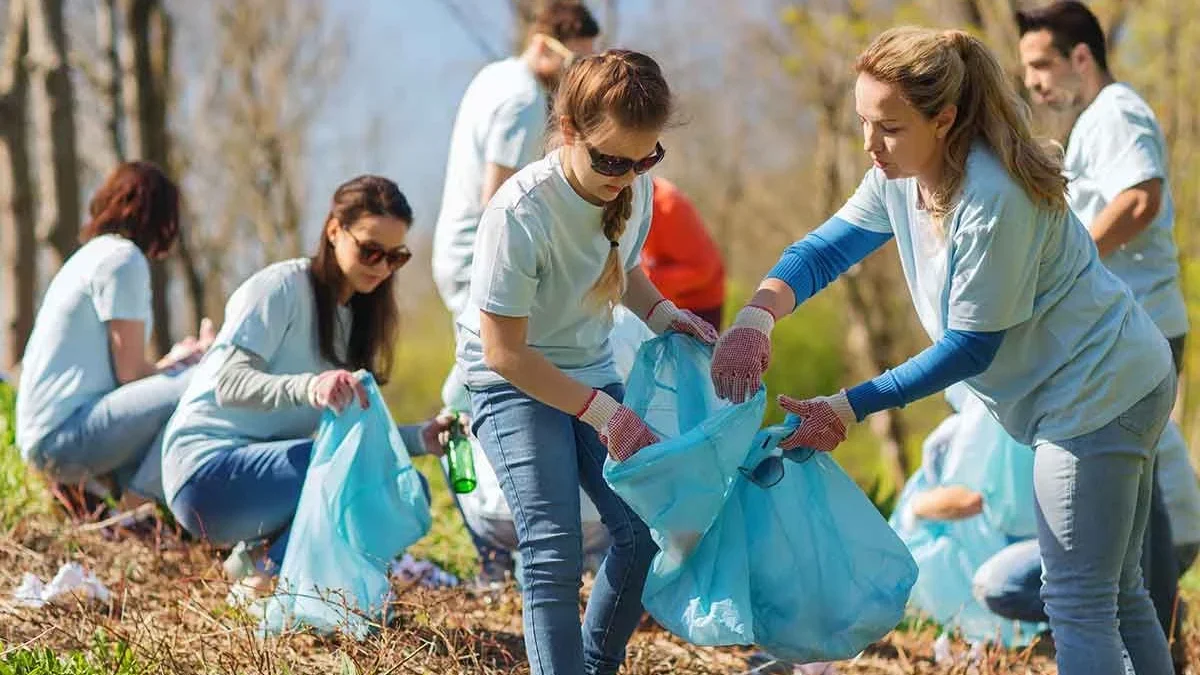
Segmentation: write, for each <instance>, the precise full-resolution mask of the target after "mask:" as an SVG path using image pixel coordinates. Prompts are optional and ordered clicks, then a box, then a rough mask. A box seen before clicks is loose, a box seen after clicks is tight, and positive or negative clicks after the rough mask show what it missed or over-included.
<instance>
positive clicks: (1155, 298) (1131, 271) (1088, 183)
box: [1016, 1, 1195, 665]
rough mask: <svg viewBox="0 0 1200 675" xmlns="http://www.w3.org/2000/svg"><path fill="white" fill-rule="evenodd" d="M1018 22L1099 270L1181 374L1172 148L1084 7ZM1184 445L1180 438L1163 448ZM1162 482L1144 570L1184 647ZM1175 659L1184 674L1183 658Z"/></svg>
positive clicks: (1029, 70) (1025, 57) (1027, 63)
mask: <svg viewBox="0 0 1200 675" xmlns="http://www.w3.org/2000/svg"><path fill="white" fill-rule="evenodd" d="M1016 19H1017V26H1018V28H1019V30H1020V34H1021V39H1020V43H1019V45H1018V51H1019V52H1020V58H1021V63H1022V65H1023V67H1024V76H1025V86H1026V88H1027V89H1028V90H1029V92H1030V95H1031V98H1032V99H1033V102H1034V103H1035V104H1038V105H1042V106H1045V107H1048V108H1051V109H1053V110H1055V111H1057V112H1059V113H1062V114H1064V115H1067V116H1069V117H1074V120H1073V124H1072V128H1071V132H1070V136H1069V138H1068V140H1067V146H1066V157H1065V160H1064V163H1063V173H1064V175H1066V177H1067V181H1068V184H1067V198H1068V202H1069V204H1070V206H1071V210H1072V211H1073V212H1074V213H1075V215H1076V216H1077V217H1078V218H1079V220H1080V222H1081V223H1083V225H1084V227H1086V228H1087V229H1088V232H1089V234H1091V238H1092V241H1093V242H1095V244H1096V247H1097V249H1098V250H1099V252H1100V259H1101V261H1102V262H1103V263H1104V265H1105V266H1106V267H1108V269H1109V270H1111V271H1112V272H1113V274H1115V275H1116V276H1117V277H1118V278H1120V279H1121V280H1122V281H1124V282H1125V283H1126V284H1127V285H1128V286H1129V288H1130V290H1132V291H1133V295H1134V298H1135V299H1136V300H1137V302H1138V303H1139V304H1140V305H1141V306H1142V307H1143V308H1144V309H1145V310H1146V312H1147V313H1148V314H1149V315H1150V318H1151V319H1153V320H1154V323H1155V325H1157V326H1158V329H1159V330H1160V331H1162V334H1163V335H1164V336H1165V337H1166V338H1167V342H1168V344H1169V345H1170V347H1171V355H1172V357H1173V360H1174V365H1175V371H1176V373H1179V372H1181V371H1182V369H1183V348H1184V340H1185V338H1186V336H1187V330H1188V318H1187V305H1186V304H1185V303H1184V300H1183V292H1182V290H1181V288H1180V283H1179V252H1178V250H1177V249H1176V247H1175V239H1174V225H1175V222H1174V221H1175V203H1174V201H1173V199H1172V197H1171V182H1170V177H1169V176H1168V171H1167V168H1168V167H1167V149H1166V139H1165V138H1164V136H1163V132H1162V129H1161V128H1160V127H1159V125H1158V120H1156V119H1155V116H1154V111H1153V110H1151V109H1150V106H1149V105H1148V104H1147V103H1146V101H1144V100H1143V99H1142V98H1141V97H1140V96H1139V95H1138V94H1137V92H1135V91H1134V90H1133V89H1132V88H1131V87H1130V86H1129V85H1127V84H1124V83H1122V82H1117V81H1116V79H1115V78H1114V77H1113V75H1112V72H1111V71H1110V70H1109V66H1108V54H1107V49H1106V45H1105V38H1104V30H1103V28H1101V26H1100V22H1099V21H1098V20H1097V18H1096V16H1095V15H1094V14H1092V12H1091V11H1090V10H1089V9H1088V8H1087V7H1086V6H1085V5H1083V4H1082V3H1079V2H1074V1H1059V2H1054V3H1051V4H1049V5H1046V6H1044V7H1040V8H1037V9H1032V10H1028V11H1024V12H1018V13H1017V15H1016ZM1168 424H1169V425H1174V424H1175V423H1174V422H1169V423H1168ZM1177 436H1179V437H1181V436H1180V435H1179V434H1178V431H1177V430H1173V431H1172V433H1168V434H1164V436H1163V438H1164V439H1167V438H1173V437H1177ZM1160 454H1162V453H1160ZM1155 473H1156V479H1155V485H1154V494H1153V497H1152V501H1151V513H1150V524H1149V527H1148V529H1147V533H1146V537H1147V541H1146V546H1145V553H1144V557H1143V560H1142V567H1143V572H1144V574H1145V576H1146V584H1147V587H1148V588H1149V589H1150V596H1151V599H1153V600H1154V605H1155V608H1156V609H1157V611H1158V617H1159V621H1160V622H1161V623H1162V625H1163V628H1164V630H1166V631H1168V632H1170V631H1172V626H1173V627H1174V632H1175V637H1176V638H1179V637H1180V635H1179V630H1180V626H1181V625H1182V622H1181V621H1179V620H1178V617H1177V615H1176V614H1177V610H1176V598H1177V596H1178V588H1177V583H1176V580H1177V578H1178V577H1179V576H1181V575H1182V573H1183V572H1184V571H1186V569H1180V568H1179V565H1178V562H1177V559H1178V556H1177V555H1176V552H1175V551H1174V549H1173V546H1172V540H1173V539H1174V537H1173V536H1172V534H1171V532H1170V525H1169V517H1168V511H1167V509H1166V507H1165V505H1164V498H1163V494H1162V490H1161V488H1160V486H1159V482H1160V480H1161V479H1160V478H1158V477H1161V476H1162V472H1161V471H1157V472H1155ZM1189 477H1190V480H1192V481H1195V477H1194V476H1192V475H1191V474H1189ZM1176 644H1177V645H1180V646H1182V641H1181V640H1178V639H1176ZM1175 651H1176V663H1177V665H1178V664H1179V663H1180V662H1181V660H1182V659H1183V656H1184V652H1183V650H1182V649H1176V650H1175Z"/></svg>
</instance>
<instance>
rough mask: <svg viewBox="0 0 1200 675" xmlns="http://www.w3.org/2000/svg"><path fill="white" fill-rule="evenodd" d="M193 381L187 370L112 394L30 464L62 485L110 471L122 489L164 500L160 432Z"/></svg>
mask: <svg viewBox="0 0 1200 675" xmlns="http://www.w3.org/2000/svg"><path fill="white" fill-rule="evenodd" d="M191 377H192V369H190V368H189V369H187V370H184V371H182V372H179V373H174V374H165V373H162V374H158V375H151V376H150V377H144V378H142V379H140V380H136V381H134V382H130V383H129V384H126V385H123V386H120V387H118V388H116V389H114V390H112V391H111V392H109V393H107V394H105V395H104V396H101V397H100V398H98V399H96V400H95V401H94V402H93V403H91V404H89V405H85V406H83V407H82V408H80V409H78V410H76V411H75V413H74V414H72V415H71V416H70V417H68V418H67V420H66V421H65V422H63V423H62V424H60V425H59V426H58V428H57V429H55V430H54V431H52V432H51V433H50V434H48V435H47V436H46V437H45V438H43V439H42V440H41V441H39V442H38V444H37V446H36V447H35V448H33V450H32V452H31V453H30V456H29V463H30V464H32V465H33V466H34V467H35V468H37V469H38V470H39V471H42V472H43V473H45V474H46V475H48V476H49V477H50V478H51V479H52V480H55V481H58V482H61V483H80V482H83V481H85V480H87V479H89V478H94V477H98V476H104V475H107V474H110V473H111V474H113V475H114V476H115V477H116V479H117V482H118V484H119V485H120V486H121V487H122V488H128V489H131V490H133V491H135V492H137V493H139V494H142V495H145V496H146V497H151V498H154V499H158V500H162V499H163V489H162V470H161V469H162V458H161V454H162V430H163V427H165V426H166V424H167V420H168V419H170V417H171V413H173V412H175V406H176V405H178V404H179V399H180V397H181V396H183V391H184V389H186V388H187V385H188V382H189V381H190V380H191Z"/></svg>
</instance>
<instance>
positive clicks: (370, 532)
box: [263, 373, 430, 639]
mask: <svg viewBox="0 0 1200 675" xmlns="http://www.w3.org/2000/svg"><path fill="white" fill-rule="evenodd" d="M360 379H361V380H362V382H363V385H364V386H365V387H366V389H367V393H368V394H369V396H370V407H369V408H368V409H367V410H363V409H361V408H360V407H359V406H358V404H357V402H356V403H353V404H351V405H350V406H348V407H347V408H346V409H345V410H344V411H342V413H341V414H340V415H337V414H334V413H333V412H331V411H326V412H325V414H324V416H323V417H322V418H321V426H320V428H319V429H318V431H317V437H316V441H315V443H314V444H313V457H312V462H311V464H310V465H309V468H308V474H307V475H306V476H305V479H304V488H303V490H302V491H301V494H300V504H299V506H298V507H297V509H296V516H295V518H294V519H293V521H292V529H291V535H290V537H289V539H288V547H287V552H286V553H285V554H284V557H283V564H282V566H281V567H280V571H279V581H278V583H277V584H276V592H275V595H274V596H273V598H272V599H271V601H270V602H268V604H267V608H266V613H265V616H264V619H263V628H264V630H265V631H267V632H272V633H278V632H281V631H284V630H288V629H291V628H298V627H301V626H308V627H311V628H314V629H316V630H318V631H320V632H323V633H331V632H334V631H342V632H344V633H346V634H348V635H351V636H354V637H356V638H359V639H361V638H363V637H365V635H366V634H367V632H368V631H369V629H370V627H371V626H372V625H374V624H382V623H386V616H384V611H385V608H386V606H387V601H388V600H389V597H390V594H389V587H388V566H389V563H390V562H391V560H392V559H393V558H395V557H396V556H398V555H400V554H401V553H403V551H404V549H406V548H408V547H409V546H411V545H412V544H413V543H415V542H416V541H417V540H418V539H420V538H421V537H423V536H424V535H425V533H426V532H428V531H429V525H430V514H429V502H428V500H427V498H426V496H425V493H424V490H423V489H422V486H421V481H420V477H419V476H418V474H417V470H416V469H415V468H414V467H413V465H412V461H411V460H410V458H409V455H408V450H407V449H406V448H405V447H404V442H403V441H402V440H401V439H400V433H399V431H398V430H397V429H396V425H395V423H394V422H393V421H392V417H391V415H390V414H389V413H388V408H387V404H386V403H385V402H384V400H383V397H382V396H381V395H380V393H379V387H378V386H377V385H376V384H375V379H374V378H373V377H371V375H370V374H369V373H362V374H361V375H360Z"/></svg>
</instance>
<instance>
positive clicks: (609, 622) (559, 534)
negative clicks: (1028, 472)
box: [471, 385, 657, 675]
mask: <svg viewBox="0 0 1200 675" xmlns="http://www.w3.org/2000/svg"><path fill="white" fill-rule="evenodd" d="M605 392H607V393H608V394H609V395H610V396H612V397H613V398H616V399H617V400H621V399H622V398H623V396H624V388H623V387H621V386H620V385H611V386H609V387H606V388H605ZM471 403H472V408H473V411H474V416H473V420H474V421H473V430H474V432H475V436H476V437H477V438H478V439H479V441H480V443H481V444H482V445H483V449H484V451H485V452H486V453H487V456H488V460H489V461H490V462H491V463H492V467H493V468H494V469H495V470H496V477H497V478H498V479H499V480H500V488H501V489H502V490H503V491H504V497H505V499H506V500H507V501H508V504H509V506H510V507H511V509H512V512H513V521H514V522H515V523H516V526H517V538H518V540H519V547H518V550H519V551H520V554H521V561H522V565H521V577H522V595H523V598H524V602H525V610H524V617H523V618H524V626H525V650H526V653H527V656H528V658H529V664H530V668H531V671H532V673H533V675H580V674H581V673H586V674H587V675H601V674H606V675H607V674H611V673H616V672H617V669H618V668H620V666H621V663H622V661H624V660H625V645H626V643H627V642H628V641H629V637H630V636H631V635H633V631H634V630H635V629H636V628H637V625H638V622H639V621H640V620H641V616H642V587H643V586H644V585H645V582H646V573H647V572H648V571H649V568H650V561H651V560H652V559H653V557H654V554H655V553H656V552H657V548H656V547H655V545H654V542H653V541H652V540H651V539H650V530H649V529H648V528H647V527H646V524H645V523H643V522H642V521H641V519H640V518H638V517H637V515H636V514H634V513H633V511H631V510H630V509H629V507H628V506H626V504H625V502H623V501H622V500H621V498H620V497H618V496H617V495H616V493H614V492H613V491H612V488H610V487H609V486H608V483H607V482H605V480H604V460H605V457H606V456H607V454H608V452H607V450H606V449H605V447H604V445H603V444H602V443H601V442H600V438H599V437H598V436H597V435H596V432H595V430H593V429H592V428H591V427H590V426H588V425H587V424H584V423H583V422H580V421H579V420H577V419H575V418H574V417H572V416H570V415H568V414H566V413H563V412H560V411H558V410H555V409H554V408H551V407H549V406H547V405H544V404H542V403H539V402H537V401H535V400H533V399H531V398H530V397H528V396H526V395H525V394H524V393H522V392H521V391H519V390H517V389H516V388H514V387H512V386H510V385H500V386H495V387H489V388H486V389H483V390H481V391H476V392H473V393H472V395H471ZM580 486H582V487H583V489H584V491H586V492H587V494H588V496H589V497H591V498H592V501H593V502H594V503H595V504H596V509H597V510H598V511H599V512H600V517H601V519H602V521H603V522H604V525H605V526H606V527H607V528H608V531H609V534H610V535H611V537H612V545H611V546H610V547H609V549H608V553H607V555H606V556H605V558H604V562H603V563H602V564H601V566H600V571H599V573H598V574H597V575H596V583H595V586H594V587H593V588H592V594H591V597H590V598H589V599H588V604H587V609H586V610H585V612H584V618H583V624H582V627H581V625H580V621H579V588H580V584H581V579H582V574H583V532H582V526H581V524H580V518H579V488H580Z"/></svg>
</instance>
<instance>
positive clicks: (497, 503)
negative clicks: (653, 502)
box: [443, 305, 654, 523]
mask: <svg viewBox="0 0 1200 675" xmlns="http://www.w3.org/2000/svg"><path fill="white" fill-rule="evenodd" d="M653 337H654V332H653V331H651V330H650V328H649V327H647V326H646V324H645V323H643V322H642V320H641V319H639V318H638V317H637V315H636V314H634V313H633V312H631V311H629V310H627V309H625V307H623V306H620V305H618V306H617V308H616V311H614V312H613V331H612V348H613V355H614V359H615V361H616V366H617V374H618V375H619V376H620V377H621V380H622V381H627V380H628V379H629V371H630V370H632V369H633V362H634V359H635V357H636V356H637V351H638V348H640V347H641V346H642V343H643V342H645V341H646V340H649V339H651V338H653ZM471 448H472V449H473V450H474V454H475V478H476V485H475V489H474V490H472V491H471V492H468V493H467V494H463V495H459V496H458V500H459V503H460V504H461V505H462V509H463V511H465V512H466V513H468V514H471V515H474V516H476V517H482V518H489V519H492V520H511V519H512V512H511V511H509V509H508V503H507V502H506V501H505V500H504V492H503V491H502V490H501V489H500V481H499V480H498V479H497V478H496V472H495V471H493V470H492V465H491V463H489V462H488V458H487V455H486V454H485V453H484V452H483V446H481V445H480V444H479V441H478V440H476V439H475V437H474V436H471ZM443 463H444V460H443ZM579 506H580V514H579V515H580V520H582V521H583V522H584V523H599V522H600V513H599V512H598V511H597V510H596V505H595V504H593V503H592V500H591V498H589V497H588V496H587V493H586V492H584V491H583V489H582V488H581V489H580V491H579Z"/></svg>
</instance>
